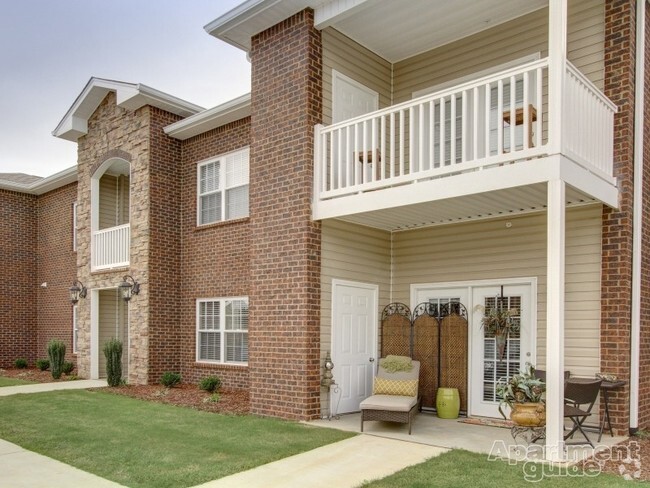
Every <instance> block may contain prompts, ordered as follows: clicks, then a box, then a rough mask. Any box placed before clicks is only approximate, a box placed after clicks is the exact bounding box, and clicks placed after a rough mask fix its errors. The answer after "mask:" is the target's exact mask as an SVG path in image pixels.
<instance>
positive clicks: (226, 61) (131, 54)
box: [0, 0, 250, 176]
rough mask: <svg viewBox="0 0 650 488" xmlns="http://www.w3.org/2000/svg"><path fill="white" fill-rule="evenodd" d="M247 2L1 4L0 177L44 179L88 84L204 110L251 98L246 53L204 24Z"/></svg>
mask: <svg viewBox="0 0 650 488" xmlns="http://www.w3.org/2000/svg"><path fill="white" fill-rule="evenodd" d="M242 2H243V0H0V9H1V10H0V112H1V114H2V115H1V116H0V173H14V172H16V173H28V174H33V175H38V176H49V175H51V174H54V173H56V172H58V171H61V170H63V169H66V168H68V167H70V166H74V165H75V164H76V162H77V144H76V143H74V142H70V141H66V140H63V139H58V138H56V137H54V136H53V135H52V131H53V130H54V128H55V127H56V126H57V124H58V123H59V122H60V121H61V119H62V118H63V116H64V115H65V113H66V112H67V111H68V109H69V108H70V106H71V105H72V104H73V102H74V101H75V99H76V98H77V96H78V95H79V94H80V93H81V90H82V89H83V88H84V86H85V85H86V83H87V82H88V80H89V79H90V78H91V77H92V76H96V77H100V78H108V79H111V80H118V81H124V82H128V83H143V84H145V85H148V86H150V87H152V88H155V89H156V90H160V91H163V92H166V93H169V94H170V95H173V96H176V97H179V98H182V99H184V100H187V101H188V102H192V103H194V104H197V105H200V106H202V107H205V108H210V107H213V106H215V105H219V104H220V103H223V102H226V101H228V100H231V99H233V98H235V97H237V96H239V95H243V94H245V93H248V92H249V91H250V64H249V63H248V61H247V60H246V54H245V53H244V52H243V51H241V50H239V49H237V48H235V47H232V46H230V45H228V44H226V43H225V42H223V41H220V40H218V39H216V38H214V37H212V36H210V35H209V34H208V33H207V32H205V30H204V29H203V26H204V25H206V24H208V23H209V22H211V21H212V20H214V19H216V18H217V17H219V16H221V15H222V14H224V13H225V12H227V11H229V10H231V9H232V8H234V7H235V6H237V5H238V4H240V3H242Z"/></svg>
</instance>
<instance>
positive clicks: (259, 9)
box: [203, 0, 320, 52]
mask: <svg viewBox="0 0 650 488" xmlns="http://www.w3.org/2000/svg"><path fill="white" fill-rule="evenodd" d="M319 3H320V2H318V1H310V0H247V1H245V2H244V3H242V4H241V5H239V6H237V7H235V8H234V9H232V10H231V11H229V12H226V13H225V14H223V15H222V16H221V17H218V18H216V19H215V20H213V21H212V22H210V23H209V24H207V25H205V26H204V27H203V28H204V29H205V31H206V32H207V33H208V34H210V35H211V36H214V37H216V38H217V39H221V40H222V41H224V42H226V43H228V44H230V45H232V46H235V47H236V48H238V49H241V50H243V51H246V52H248V51H250V48H251V37H253V36H254V35H255V34H258V33H260V32H262V31H265V30H266V29H268V28H269V27H272V26H274V25H275V24H277V23H279V22H282V21H283V20H284V19H286V18H287V17H290V16H292V15H293V14H295V13H297V12H300V11H301V10H303V9H305V8H307V7H313V6H315V5H318V4H319Z"/></svg>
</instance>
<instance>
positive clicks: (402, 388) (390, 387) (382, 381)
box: [372, 377, 418, 397]
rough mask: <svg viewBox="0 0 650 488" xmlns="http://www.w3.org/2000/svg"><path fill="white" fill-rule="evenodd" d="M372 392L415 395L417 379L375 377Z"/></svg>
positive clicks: (375, 393) (416, 392)
mask: <svg viewBox="0 0 650 488" xmlns="http://www.w3.org/2000/svg"><path fill="white" fill-rule="evenodd" d="M372 393H373V395H398V396H410V397H413V396H417V394H418V380H391V379H389V378H380V377H376V378H375V386H374V388H373V392H372Z"/></svg>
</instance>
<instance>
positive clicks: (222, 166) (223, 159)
mask: <svg viewBox="0 0 650 488" xmlns="http://www.w3.org/2000/svg"><path fill="white" fill-rule="evenodd" d="M240 154H243V155H244V158H245V168H244V172H245V182H244V183H238V184H234V185H230V186H228V185H227V173H228V165H229V164H232V161H233V159H234V158H235V157H237V156H239V155H240ZM217 163H218V164H219V188H217V189H215V190H212V191H210V192H204V193H201V168H203V167H205V166H207V165H210V164H217ZM249 169H250V148H248V147H245V148H241V149H237V150H236V151H231V152H228V153H224V154H221V155H219V156H216V157H214V158H210V159H207V160H205V161H201V162H200V163H198V164H197V165H196V225H197V226H198V227H202V226H206V225H212V224H216V223H219V222H226V221H228V220H237V219H240V218H246V217H248V216H249V215H250V210H249V209H250V175H249ZM244 186H246V187H248V188H249V192H248V197H249V208H248V209H246V215H240V216H237V217H235V218H226V217H227V203H228V202H227V198H226V196H227V193H228V190H233V189H235V188H242V187H244ZM215 193H221V195H220V197H221V212H220V215H219V216H218V218H217V220H215V221H211V222H201V210H202V207H201V197H204V196H208V195H212V194H215Z"/></svg>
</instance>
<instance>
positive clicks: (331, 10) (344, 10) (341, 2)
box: [314, 0, 377, 30]
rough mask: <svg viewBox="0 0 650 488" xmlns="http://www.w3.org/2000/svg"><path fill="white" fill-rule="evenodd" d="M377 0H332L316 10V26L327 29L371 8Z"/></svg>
mask: <svg viewBox="0 0 650 488" xmlns="http://www.w3.org/2000/svg"><path fill="white" fill-rule="evenodd" d="M376 2H377V0H331V1H329V2H325V3H323V4H321V5H319V6H318V7H317V8H316V9H315V10H314V26H315V27H316V28H317V29H321V30H322V29H325V28H326V27H330V26H332V25H334V24H336V22H339V21H341V20H344V19H346V18H348V17H349V16H351V15H353V14H356V13H357V12H360V11H361V10H364V9H366V8H368V7H371V6H372V4H373V3H376Z"/></svg>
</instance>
